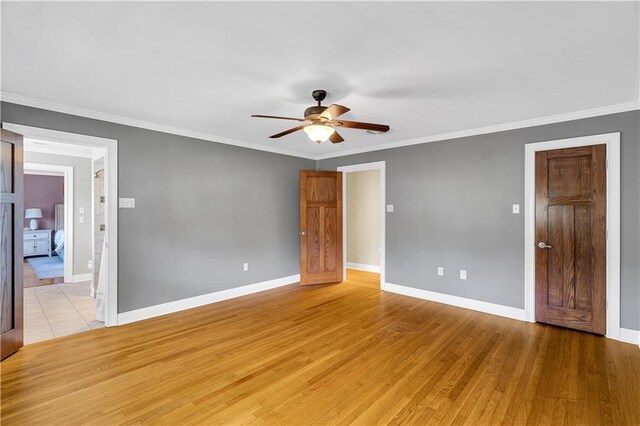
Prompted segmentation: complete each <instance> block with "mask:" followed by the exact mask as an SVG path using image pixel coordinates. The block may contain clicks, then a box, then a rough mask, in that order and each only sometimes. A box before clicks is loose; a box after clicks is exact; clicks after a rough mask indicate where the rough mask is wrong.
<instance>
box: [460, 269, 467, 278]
mask: <svg viewBox="0 0 640 426" xmlns="http://www.w3.org/2000/svg"><path fill="white" fill-rule="evenodd" d="M460 279H461V280H466V279H467V271H466V270H464V269H460Z"/></svg>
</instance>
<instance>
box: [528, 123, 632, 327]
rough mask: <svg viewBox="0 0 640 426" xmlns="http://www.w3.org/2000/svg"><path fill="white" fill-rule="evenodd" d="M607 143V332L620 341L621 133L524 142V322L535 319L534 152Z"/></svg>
mask: <svg viewBox="0 0 640 426" xmlns="http://www.w3.org/2000/svg"><path fill="white" fill-rule="evenodd" d="M598 144H606V146H607V236H608V238H607V247H606V250H607V291H606V294H607V302H606V303H607V334H606V336H607V337H609V338H611V339H616V340H620V133H607V134H602V135H594V136H584V137H579V138H570V139H560V140H554V141H546V142H537V143H530V144H526V145H525V207H524V211H525V239H524V240H525V251H524V252H525V263H524V264H525V292H524V308H525V318H526V319H527V321H530V322H535V320H536V306H535V303H536V288H535V287H536V286H535V272H536V250H535V244H536V241H535V223H536V216H535V203H536V186H535V160H536V159H535V155H536V152H538V151H547V150H550V149H560V148H573V147H578V146H586V145H598Z"/></svg>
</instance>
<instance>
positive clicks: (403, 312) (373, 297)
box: [0, 271, 640, 425]
mask: <svg viewBox="0 0 640 426" xmlns="http://www.w3.org/2000/svg"><path fill="white" fill-rule="evenodd" d="M352 272H353V271H349V273H348V275H347V277H348V279H353V280H354V282H349V281H347V282H345V283H343V284H337V285H330V286H316V287H306V288H301V287H299V286H297V285H292V286H286V287H282V288H278V289H274V290H270V291H266V292H262V293H257V294H254V295H250V296H245V297H241V298H237V299H232V300H228V301H224V302H220V303H216V304H212V305H208V306H203V307H200V308H196V309H191V310H188V311H183V312H178V313H175V314H171V315H166V316H163V317H158V318H153V319H149V320H146V321H141V322H138V323H133V324H128V325H125V326H122V327H116V328H110V329H98V330H92V331H87V332H84V333H79V334H75V335H71V336H66V337H62V338H58V339H54V340H50V341H45V342H40V343H36V344H32V345H28V346H26V347H25V348H23V349H21V350H20V351H19V352H18V353H17V354H15V355H14V356H12V357H10V358H8V359H7V360H6V361H4V362H3V363H2V382H1V395H0V398H1V401H0V402H1V412H0V414H1V419H0V420H2V423H3V424H7V425H12V424H109V425H111V424H132V423H150V424H261V425H262V424H268V425H271V424H362V425H365V424H366V425H371V424H380V423H385V424H471V425H485V424H486V425H494V424H504V425H511V424H536V425H537V424H555V423H565V424H588V425H595V424H597V425H601V424H623V425H626V424H628V425H637V424H640V350H638V348H637V347H636V346H633V345H627V344H624V343H620V342H616V341H612V340H609V339H605V338H602V337H600V336H595V335H591V334H587V333H581V332H578V331H573V330H566V329H561V328H558V327H553V326H547V325H542V324H530V323H525V322H520V321H514V320H509V319H506V318H501V317H496V316H492V315H487V314H482V313H478V312H474V311H470V310H465V309H460V308H455V307H451V306H447V305H442V304H438V303H432V302H427V301H422V300H418V299H412V298H408V297H405V296H401V295H396V294H391V293H384V292H380V291H379V290H378V289H377V288H376V286H377V285H379V284H378V283H377V282H376V281H375V280H376V279H379V278H378V277H377V276H376V275H377V274H372V275H368V274H371V273H361V271H355V273H352ZM366 279H370V280H371V282H370V283H369V284H368V285H367V284H366V283H363V280H366Z"/></svg>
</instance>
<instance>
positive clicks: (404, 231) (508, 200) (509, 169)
mask: <svg viewBox="0 0 640 426" xmlns="http://www.w3.org/2000/svg"><path fill="white" fill-rule="evenodd" d="M610 132H620V133H621V156H622V179H621V186H622V188H621V189H622V201H621V202H622V205H621V215H622V217H621V222H622V225H621V226H622V229H621V234H622V244H621V246H622V247H621V274H622V277H621V301H622V302H621V326H622V327H624V328H630V329H634V330H640V308H639V306H640V303H639V302H640V281H639V280H640V278H639V277H640V268H639V263H640V249H639V247H640V201H639V200H640V191H639V189H638V187H639V184H640V175H639V169H640V112H638V111H632V112H627V113H620V114H614V115H608V116H602V117H594V118H589V119H584V120H576V121H571V122H564V123H558V124H551V125H545V126H538V127H532V128H527V129H521V130H513V131H507V132H501V133H494V134H488V135H479V136H472V137H467V138H461V139H455V140H447V141H441V142H434V143H428V144H422V145H414V146H408V147H402V148H395V149H390V150H384V151H375V152H369V153H364V154H358V155H352V156H347V157H339V158H333V159H327V160H322V161H319V162H318V168H319V169H320V170H335V168H336V167H338V166H345V165H350V164H358V163H368V162H372V161H383V160H384V161H386V162H387V194H386V195H387V204H394V207H395V209H394V213H387V235H386V238H387V253H386V255H387V265H386V267H387V270H386V271H387V277H386V279H387V282H390V283H394V284H401V285H405V286H409V287H415V288H420V289H426V290H431V291H437V292H441V293H447V294H452V295H456V296H462V297H467V298H471V299H476V300H482V301H486V302H492V303H498V304H501V305H507V306H513V307H516V308H523V307H524V216H523V215H522V214H520V215H514V214H512V213H511V205H512V204H514V203H517V204H520V205H521V208H524V145H525V144H526V143H528V142H539V141H545V140H554V139H562V138H571V137H578V136H586V135H594V134H600V133H610ZM438 266H443V267H444V268H445V276H444V277H438V276H437V275H436V270H437V267H438ZM459 269H466V270H467V271H468V279H467V280H466V281H462V280H460V279H459V278H458V270H459Z"/></svg>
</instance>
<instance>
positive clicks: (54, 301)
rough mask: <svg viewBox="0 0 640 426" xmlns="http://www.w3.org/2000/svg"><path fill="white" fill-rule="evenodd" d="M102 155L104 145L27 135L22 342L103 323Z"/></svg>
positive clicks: (96, 326) (93, 326)
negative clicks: (98, 214)
mask: <svg viewBox="0 0 640 426" xmlns="http://www.w3.org/2000/svg"><path fill="white" fill-rule="evenodd" d="M104 156H105V149H104V148H99V147H83V146H78V145H73V144H65V143H61V142H53V141H48V140H42V139H32V138H25V140H24V160H25V163H24V169H25V185H24V198H25V227H24V233H23V235H24V248H25V250H24V257H25V262H24V264H23V265H24V269H23V272H24V317H23V318H24V342H25V344H29V343H35V342H39V341H42V340H48V339H52V338H55V337H60V336H64V335H68V334H74V333H78V332H82V331H88V330H91V329H94V328H100V327H104V315H100V312H99V309H100V308H101V306H103V304H102V303H101V300H100V298H99V296H100V292H99V291H98V279H97V277H98V276H99V271H97V272H98V273H97V274H94V270H95V265H96V263H97V264H98V265H100V263H101V262H99V261H98V262H96V260H95V255H96V253H97V254H98V255H100V254H101V250H96V246H97V244H96V243H97V242H96V241H95V236H96V233H95V232H94V222H95V221H94V211H95V210H96V208H95V206H96V205H97V204H99V202H100V201H103V202H104V197H103V199H102V200H97V201H96V200H95V196H96V195H97V196H98V197H99V196H103V195H104V194H103V193H102V192H101V190H98V191H97V192H96V186H97V185H96V180H98V181H100V179H98V178H96V176H97V175H100V174H102V173H104V167H100V164H104ZM96 167H98V168H100V172H101V173H97V171H96V170H95V169H96ZM101 222H104V221H101ZM102 226H104V223H102ZM94 275H95V276H96V278H94Z"/></svg>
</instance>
